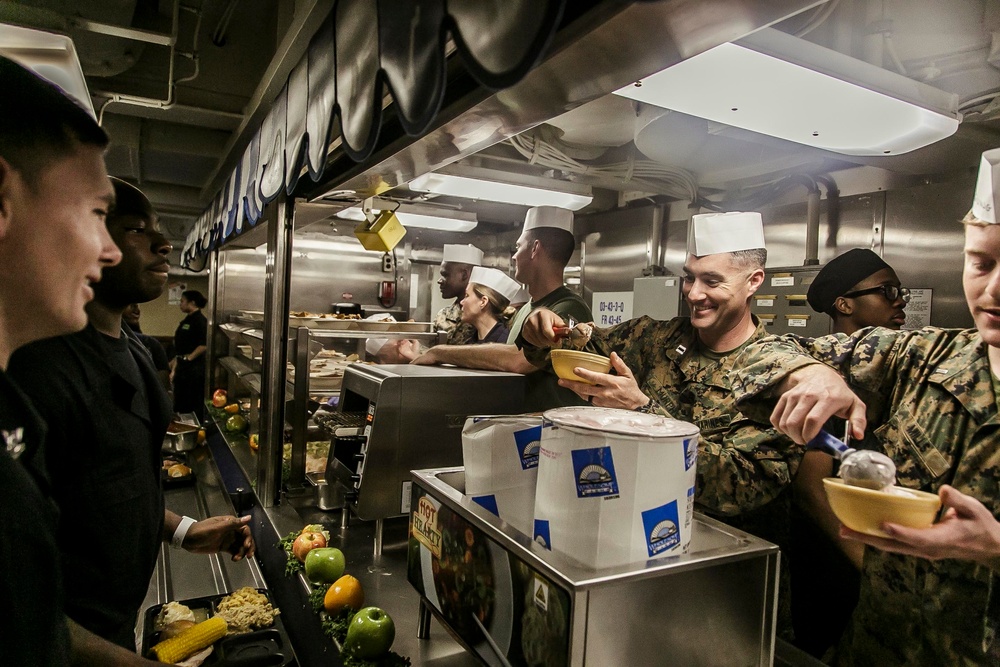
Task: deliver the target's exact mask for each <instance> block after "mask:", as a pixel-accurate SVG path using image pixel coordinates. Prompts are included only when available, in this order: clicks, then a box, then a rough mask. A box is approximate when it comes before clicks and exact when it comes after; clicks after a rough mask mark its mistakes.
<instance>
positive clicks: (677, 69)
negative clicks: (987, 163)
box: [616, 28, 961, 156]
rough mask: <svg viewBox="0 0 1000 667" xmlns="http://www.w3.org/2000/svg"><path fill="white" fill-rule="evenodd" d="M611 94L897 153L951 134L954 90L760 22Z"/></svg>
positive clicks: (814, 141) (857, 151) (856, 148)
mask: <svg viewBox="0 0 1000 667" xmlns="http://www.w3.org/2000/svg"><path fill="white" fill-rule="evenodd" d="M616 93H617V94H618V95H622V96H624V97H629V98H632V99H635V100H638V101H640V102H645V103H648V104H653V105H656V106H659V107H663V108H666V109H672V110H674V111H680V112H682V113H686V114H689V115H692V116H698V117H700V118H706V119H708V120H712V121H716V122H719V123H725V124H726V125H733V126H735V127H740V128H743V129H746V130H751V131H754V132H758V133H760V134H766V135H769V136H772V137H778V138H781V139H787V140H788V141H794V142H797V143H800V144H806V145H807V146H815V147H816V148H822V149H824V150H828V151H834V152H836V153H843V154H846V155H871V156H873V155H900V154H902V153H908V152H909V151H912V150H916V149H918V148H922V147H924V146H927V145H928V144H932V143H934V142H936V141H940V140H941V139H944V138H946V137H949V136H951V135H952V134H954V133H955V131H956V130H957V129H958V125H959V122H960V120H961V116H960V114H959V113H958V112H957V108H958V96H957V95H954V94H951V93H946V92H944V91H942V90H940V89H937V88H934V87H932V86H928V85H927V84H924V83H920V82H918V81H914V80H912V79H909V78H907V77H904V76H902V75H899V74H896V73H894V72H890V71H888V70H885V69H882V68H881V67H876V66H874V65H871V64H869V63H866V62H863V61H860V60H857V59H855V58H851V57H849V56H846V55H844V54H842V53H838V52H836V51H832V50H830V49H826V48H823V47H821V46H818V45H816V44H812V43H811V42H807V41H805V40H802V39H797V38H795V37H792V36H791V35H788V34H785V33H783V32H781V31H778V30H774V29H771V28H767V29H764V30H761V31H758V32H757V33H754V34H753V35H750V36H749V37H745V38H743V39H742V40H740V41H739V42H735V43H728V44H722V45H720V46H717V47H715V48H713V49H710V50H708V51H705V52H704V53H701V54H699V55H697V56H694V57H692V58H689V59H687V60H684V61H682V62H680V63H677V64H676V65H673V66H672V67H669V68H667V69H665V70H662V71H660V72H657V73H656V74H653V75H652V76H649V77H647V78H645V79H642V80H641V81H639V82H637V83H635V84H632V85H629V86H626V87H625V88H622V89H621V90H618V91H616Z"/></svg>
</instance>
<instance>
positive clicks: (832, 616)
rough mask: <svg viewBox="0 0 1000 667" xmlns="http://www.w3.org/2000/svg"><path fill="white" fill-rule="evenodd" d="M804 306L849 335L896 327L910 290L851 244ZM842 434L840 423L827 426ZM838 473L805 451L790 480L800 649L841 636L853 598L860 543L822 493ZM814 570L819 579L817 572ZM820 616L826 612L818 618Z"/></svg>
mask: <svg viewBox="0 0 1000 667" xmlns="http://www.w3.org/2000/svg"><path fill="white" fill-rule="evenodd" d="M807 298H808V300H809V305H810V306H812V308H813V310H815V311H816V312H818V313H826V314H828V315H829V316H830V317H831V318H833V333H842V334H846V335H848V336H849V335H851V334H853V333H854V332H855V331H857V330H859V329H864V328H865V327H873V326H880V327H885V328H887V329H895V330H898V329H900V328H901V327H902V326H903V324H904V322H905V321H906V316H905V315H904V314H903V308H904V306H905V305H906V303H907V302H909V300H910V290H908V289H906V288H905V287H900V283H899V278H898V277H897V276H896V272H895V271H893V269H892V267H891V266H889V265H888V264H887V263H886V262H885V260H883V259H882V258H881V257H879V256H878V255H877V254H875V253H874V252H872V251H871V250H866V249H863V248H854V249H852V250H848V251H847V252H845V253H844V254H842V255H839V256H837V257H835V258H834V259H832V260H830V261H829V262H828V263H827V265H826V266H824V267H823V270H822V271H820V272H819V274H817V275H816V278H815V279H814V280H813V282H812V284H811V285H810V286H809V293H808V296H807ZM826 428H827V430H828V431H830V432H831V433H838V434H839V433H843V432H844V423H843V420H838V419H833V420H831V422H830V423H829V424H827V427H826ZM834 474H835V468H834V461H833V458H832V457H830V456H829V455H828V454H826V453H825V452H822V451H819V450H809V451H807V452H806V453H805V454H804V455H803V457H802V462H801V463H800V464H799V469H798V472H797V473H796V475H795V479H794V480H793V481H792V501H793V503H792V505H793V509H792V521H791V530H792V546H791V552H792V558H791V575H792V591H793V598H792V623H793V625H794V627H795V641H796V644H797V645H798V647H799V648H801V649H803V650H805V651H807V652H809V653H811V654H813V655H815V656H817V657H820V656H823V655H824V653H825V652H826V651H828V650H829V648H830V647H831V646H833V645H835V644H836V643H837V641H838V640H839V639H840V636H841V634H842V633H843V631H844V628H846V627H847V623H848V620H849V619H850V617H851V613H852V612H853V610H854V607H855V606H856V605H857V602H858V588H859V586H860V582H861V579H860V570H861V561H862V556H863V554H864V545H862V544H860V543H859V542H855V541H852V540H845V539H842V538H841V537H840V522H839V521H838V520H837V517H836V516H834V514H833V510H832V509H830V504H829V502H828V501H827V499H826V493H825V492H824V491H823V482H822V480H823V478H824V477H831V476H833V475H834ZM817 571H822V572H824V573H825V574H824V576H822V577H817V576H816V575H815V573H816V572H817ZM817 614H822V615H823V616H824V619H825V620H824V622H823V623H816V622H815V619H816V616H817Z"/></svg>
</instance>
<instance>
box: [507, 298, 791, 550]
mask: <svg viewBox="0 0 1000 667" xmlns="http://www.w3.org/2000/svg"><path fill="white" fill-rule="evenodd" d="M755 323H756V324H757V329H756V331H754V333H753V336H751V338H750V340H751V341H753V340H757V339H760V338H762V337H763V336H765V335H767V332H766V330H765V329H764V326H763V325H762V324H761V323H760V322H759V321H756V320H755ZM563 345H564V346H567V347H568V346H570V342H569V340H568V339H566V340H564V341H563ZM698 345H699V344H698V342H697V333H696V331H695V329H694V327H692V326H691V321H690V320H689V319H688V318H686V317H676V318H674V319H672V320H669V321H666V322H663V321H659V320H654V319H652V318H649V317H640V318H637V319H633V320H629V321H627V322H624V323H622V324H619V325H617V326H614V327H610V328H606V329H600V328H596V327H595V328H594V333H593V335H592V336H591V339H590V342H589V343H587V344H586V346H585V348H584V349H587V350H589V351H592V352H597V353H599V354H603V355H610V354H611V352H612V351H614V352H617V353H618V354H619V356H621V358H622V359H623V360H624V361H625V364H626V365H627V366H628V367H629V369H631V371H632V373H633V374H634V375H635V379H636V381H637V382H638V384H639V388H640V389H641V390H642V391H643V393H644V394H646V395H647V396H649V397H651V398H652V404H651V405H650V406H647V407H646V408H644V409H645V410H648V411H651V412H658V413H660V414H663V415H665V416H668V417H672V418H674V419H680V420H682V421H686V422H691V423H693V424H695V425H697V426H698V428H699V429H700V430H701V440H700V444H699V447H698V484H697V490H696V494H695V501H696V502H697V503H699V504H700V505H702V506H703V507H704V508H706V509H707V510H709V511H710V512H711V513H714V514H719V515H724V516H733V515H743V514H746V513H748V512H750V511H751V510H756V509H758V508H762V507H764V506H765V505H767V504H768V503H770V502H771V501H772V500H774V499H775V498H777V497H778V496H779V495H780V494H781V492H782V491H783V490H784V489H785V488H786V487H787V486H788V485H789V484H790V482H791V479H792V477H793V476H794V474H795V470H796V469H797V467H798V463H799V460H800V458H801V454H802V451H801V448H800V447H799V446H797V445H795V444H794V443H793V442H792V441H791V440H790V439H788V438H786V437H785V436H783V435H781V434H780V433H778V432H777V431H776V430H774V429H772V428H765V427H763V426H761V425H759V424H757V423H755V422H752V421H750V420H749V419H748V418H746V417H745V416H744V415H743V414H741V413H740V411H739V410H738V409H737V408H736V403H735V401H734V400H733V398H732V394H731V389H730V380H729V375H730V371H731V370H732V367H733V361H734V359H735V357H736V356H737V355H736V353H735V352H734V353H731V354H728V355H726V356H724V357H722V358H721V359H719V360H713V359H710V358H708V357H706V356H704V355H701V354H698V352H697V349H698ZM545 353H546V351H544V350H539V349H537V348H533V349H532V348H531V346H525V355H526V356H527V358H528V360H529V361H532V362H533V363H534V362H541V360H542V359H544V356H545ZM739 527H741V528H744V529H745V530H748V531H750V532H755V529H754V528H752V527H751V526H749V525H742V524H741V525H740V526H739ZM760 532H761V531H757V534H759V533H760ZM763 536H764V535H762V537H763ZM766 537H768V539H775V538H773V537H772V536H771V535H768V536H766ZM775 541H777V540H776V539H775Z"/></svg>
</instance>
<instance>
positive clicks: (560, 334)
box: [552, 317, 587, 341]
mask: <svg viewBox="0 0 1000 667" xmlns="http://www.w3.org/2000/svg"><path fill="white" fill-rule="evenodd" d="M577 324H579V322H577V321H576V320H575V319H573V318H572V317H567V318H566V326H562V327H552V332H553V333H554V334H555V335H556V338H557V339H560V338H567V337H568V338H569V339H570V340H572V341H580V340H586V338H587V334H585V333H584V332H582V331H580V330H579V329H577V328H576V325H577Z"/></svg>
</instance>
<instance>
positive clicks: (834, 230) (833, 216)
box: [813, 176, 840, 248]
mask: <svg viewBox="0 0 1000 667" xmlns="http://www.w3.org/2000/svg"><path fill="white" fill-rule="evenodd" d="M813 179H814V180H815V181H816V182H817V183H819V184H820V185H822V186H823V187H824V188H826V229H827V233H826V247H827V248H836V247H837V237H838V236H839V235H840V189H839V188H837V182H836V181H835V180H833V177H832V176H814V177H813Z"/></svg>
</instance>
